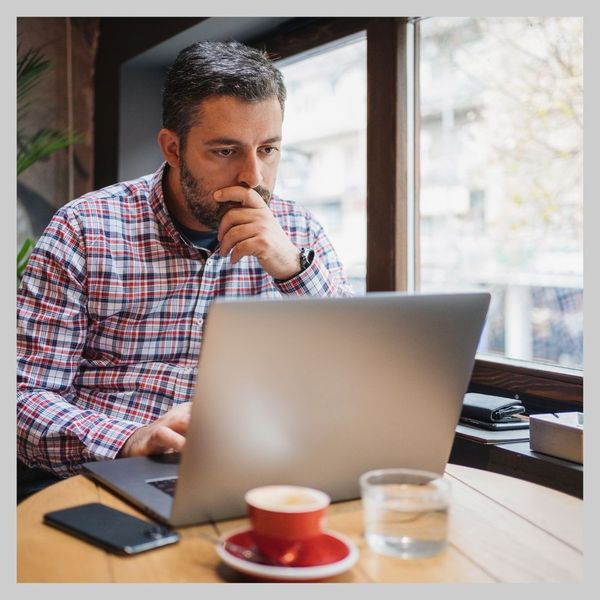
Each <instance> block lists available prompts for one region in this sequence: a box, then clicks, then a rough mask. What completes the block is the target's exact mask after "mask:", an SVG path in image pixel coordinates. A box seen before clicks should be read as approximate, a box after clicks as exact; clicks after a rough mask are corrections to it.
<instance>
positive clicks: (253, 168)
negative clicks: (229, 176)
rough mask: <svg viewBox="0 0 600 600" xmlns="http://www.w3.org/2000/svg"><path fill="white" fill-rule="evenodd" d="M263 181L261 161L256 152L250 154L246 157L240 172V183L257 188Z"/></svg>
mask: <svg viewBox="0 0 600 600" xmlns="http://www.w3.org/2000/svg"><path fill="white" fill-rule="evenodd" d="M262 182H263V177H262V173H261V171H260V161H259V160H258V157H257V156H256V154H254V153H252V154H248V155H247V156H246V157H245V158H244V162H243V163H242V167H241V169H240V172H239V173H238V183H240V184H243V185H247V186H248V187H249V188H255V187H257V186H259V185H261V184H262Z"/></svg>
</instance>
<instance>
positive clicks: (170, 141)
mask: <svg viewBox="0 0 600 600" xmlns="http://www.w3.org/2000/svg"><path fill="white" fill-rule="evenodd" d="M157 139H158V145H159V146H160V151H161V152H162V155H163V156H164V157H165V160H166V161H167V162H168V163H169V166H170V167H173V168H174V169H178V168H179V152H180V145H179V136H178V135H177V134H176V133H175V132H174V131H171V130H170V129H165V128H164V127H163V129H161V130H160V131H159V132H158V138H157Z"/></svg>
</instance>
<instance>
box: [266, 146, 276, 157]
mask: <svg viewBox="0 0 600 600" xmlns="http://www.w3.org/2000/svg"><path fill="white" fill-rule="evenodd" d="M277 150H278V148H277V147H275V146H265V147H264V148H263V152H264V153H265V154H268V155H271V154H275V153H276V152H277Z"/></svg>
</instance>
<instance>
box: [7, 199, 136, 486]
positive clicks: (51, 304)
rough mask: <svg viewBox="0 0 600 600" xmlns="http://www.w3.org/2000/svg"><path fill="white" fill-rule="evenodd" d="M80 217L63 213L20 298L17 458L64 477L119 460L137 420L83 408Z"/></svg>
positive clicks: (36, 254) (32, 263) (44, 240)
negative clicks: (79, 384) (90, 464)
mask: <svg viewBox="0 0 600 600" xmlns="http://www.w3.org/2000/svg"><path fill="white" fill-rule="evenodd" d="M80 229H81V228H80V227H78V224H77V219H76V218H75V216H74V215H72V214H69V213H68V212H67V211H66V210H65V209H61V210H59V211H58V212H57V213H56V215H55V216H54V217H53V219H52V221H51V222H50V224H49V225H48V227H47V228H46V231H45V232H44V234H43V235H42V237H41V238H40V240H39V242H38V244H37V245H36V247H35V249H34V251H33V252H32V254H31V256H30V258H29V261H28V265H27V269H26V271H25V273H24V275H23V280H22V283H21V287H20V288H19V292H18V294H17V455H18V457H19V458H20V459H21V460H22V461H23V462H24V463H25V464H27V465H28V466H30V467H40V468H43V469H46V470H48V471H51V472H53V473H55V474H56V475H59V476H62V477H65V476H68V475H71V474H74V473H78V472H80V471H81V464H82V463H83V462H87V461H90V460H98V459H105V458H114V457H115V456H116V455H117V453H118V451H119V450H120V448H121V446H122V445H123V444H124V443H125V441H126V440H127V438H128V437H129V436H130V435H131V434H132V433H133V432H134V431H135V430H136V429H137V428H139V427H140V426H141V424H140V423H135V422H129V421H122V420H118V419H114V418H109V417H108V416H107V415H103V414H102V413H99V412H97V411H94V410H87V409H86V407H82V406H78V402H77V389H76V388H75V386H74V385H73V381H74V378H75V375H76V373H77V370H78V368H79V365H80V363H81V359H82V351H83V349H84V346H85V341H86V335H87V319H88V315H87V296H86V252H85V245H84V240H83V236H82V234H81V231H80Z"/></svg>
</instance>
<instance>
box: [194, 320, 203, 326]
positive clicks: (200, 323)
mask: <svg viewBox="0 0 600 600" xmlns="http://www.w3.org/2000/svg"><path fill="white" fill-rule="evenodd" d="M202 323H204V319H194V325H195V326H196V327H202Z"/></svg>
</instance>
